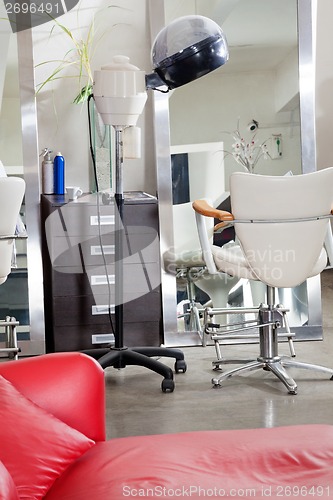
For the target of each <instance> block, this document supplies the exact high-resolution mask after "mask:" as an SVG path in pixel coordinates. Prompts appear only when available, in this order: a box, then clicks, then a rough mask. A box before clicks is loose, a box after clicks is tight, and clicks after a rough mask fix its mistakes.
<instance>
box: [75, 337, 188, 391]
mask: <svg viewBox="0 0 333 500" xmlns="http://www.w3.org/2000/svg"><path fill="white" fill-rule="evenodd" d="M83 352H84V353H85V354H88V355H89V356H92V357H93V358H95V359H97V361H98V362H99V364H100V365H101V366H102V368H107V367H108V366H113V367H114V368H118V369H121V368H125V367H126V366H128V365H136V366H143V367H145V368H148V369H149V370H151V371H154V372H155V373H158V374H159V375H161V376H162V377H164V378H163V380H162V383H161V389H162V392H173V391H174V388H175V382H174V379H173V371H172V369H171V368H170V367H168V366H166V365H164V364H163V363H161V362H160V361H158V360H156V359H153V358H154V357H158V358H160V357H167V358H175V365H174V369H175V373H185V372H186V369H187V365H186V362H185V359H184V354H183V352H182V351H181V350H179V349H170V348H166V347H126V346H125V347H121V348H115V347H109V348H101V349H90V350H85V351H83Z"/></svg>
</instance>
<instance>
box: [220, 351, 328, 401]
mask: <svg viewBox="0 0 333 500" xmlns="http://www.w3.org/2000/svg"><path fill="white" fill-rule="evenodd" d="M285 367H292V368H302V369H306V370H315V371H318V372H322V373H327V374H328V375H331V379H330V380H333V370H332V369H330V368H326V367H325V366H321V365H313V364H310V363H302V362H300V361H295V360H293V359H291V358H277V359H270V360H263V359H262V358H260V357H259V358H257V360H256V361H251V362H249V363H247V364H245V365H243V366H239V367H237V368H234V369H233V370H229V371H227V372H225V373H223V374H222V375H220V377H218V378H213V379H212V384H213V385H214V387H221V385H222V382H223V381H224V380H226V379H228V378H230V377H233V376H234V375H239V374H240V373H246V372H250V371H254V370H259V369H260V368H263V369H265V370H269V371H271V372H272V373H273V374H274V375H275V376H276V377H277V378H278V379H279V380H280V381H281V382H282V383H283V384H284V385H285V386H286V388H287V389H288V392H289V394H297V384H296V382H295V381H294V379H293V378H292V377H291V376H290V375H289V374H288V372H287V370H286V369H285Z"/></svg>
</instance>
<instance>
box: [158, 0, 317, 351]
mask: <svg viewBox="0 0 333 500" xmlns="http://www.w3.org/2000/svg"><path fill="white" fill-rule="evenodd" d="M165 1H167V0H149V14H150V30H151V42H152V43H153V41H154V39H155V37H156V35H157V34H158V32H159V31H160V30H161V29H162V28H163V27H164V26H165V10H164V2H165ZM297 13H298V56H299V93H300V123H301V127H300V128H301V161H302V172H303V173H308V172H313V171H315V170H316V169H317V167H316V140H315V35H316V29H315V27H316V13H317V0H297ZM152 100H153V119H154V130H155V161H156V178H157V193H158V200H159V223H160V252H161V257H162V255H163V253H164V252H165V251H166V250H167V249H168V248H170V247H172V246H173V217H172V180H171V156H170V132H169V131H170V119H169V97H168V95H167V94H162V93H160V92H154V93H153V96H152ZM161 262H163V261H162V258H161ZM161 288H162V311H163V332H164V341H165V343H166V344H167V345H172V344H173V341H172V338H173V334H178V331H177V312H176V311H177V300H176V278H175V276H173V275H171V274H170V273H166V272H165V270H164V269H163V266H162V270H161ZM307 293H308V305H309V306H308V307H309V311H308V314H309V321H308V326H309V327H310V328H307V329H308V330H309V331H308V332H305V333H304V337H306V338H307V337H309V338H311V339H315V340H318V339H320V338H322V319H321V290H320V276H318V277H314V278H311V279H310V280H308V282H307ZM301 328H302V329H303V327H301ZM166 337H168V339H171V344H170V343H169V342H166V340H167V339H166Z"/></svg>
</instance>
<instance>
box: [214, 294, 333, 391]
mask: <svg viewBox="0 0 333 500" xmlns="http://www.w3.org/2000/svg"><path fill="white" fill-rule="evenodd" d="M267 298H268V305H264V304H262V305H261V306H260V307H259V315H258V322H259V325H258V326H259V339H260V355H259V356H258V357H257V359H256V360H254V361H250V362H248V363H246V364H244V365H242V366H239V367H236V368H234V369H232V370H229V371H227V372H225V373H222V374H221V375H220V376H219V377H216V378H213V379H212V384H213V386H214V387H220V386H221V384H222V382H223V381H224V380H226V379H228V378H230V377H233V376H234V375H238V374H240V373H246V372H251V371H254V370H258V369H260V368H262V369H264V370H267V371H271V372H272V373H273V374H274V375H275V376H276V377H277V378H278V379H279V380H280V381H281V382H282V383H283V384H284V385H285V386H286V388H287V390H288V392H289V394H297V384H296V382H295V381H294V379H293V378H292V377H291V376H290V375H289V374H288V373H287V370H286V369H285V367H292V368H302V369H306V370H314V371H317V372H321V373H326V374H328V375H330V376H331V380H333V369H331V368H326V367H324V366H321V365H314V364H310V363H304V362H301V361H296V360H295V359H292V358H290V357H287V356H279V354H278V329H279V328H280V327H281V321H280V318H281V311H280V310H279V306H274V305H273V304H274V289H273V288H272V287H269V286H268V287H267Z"/></svg>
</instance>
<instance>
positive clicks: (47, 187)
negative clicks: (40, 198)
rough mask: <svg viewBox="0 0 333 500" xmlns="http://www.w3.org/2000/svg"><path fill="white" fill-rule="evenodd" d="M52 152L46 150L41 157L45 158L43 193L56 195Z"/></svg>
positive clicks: (43, 165) (43, 164)
mask: <svg viewBox="0 0 333 500" xmlns="http://www.w3.org/2000/svg"><path fill="white" fill-rule="evenodd" d="M51 153H52V151H51V150H50V149H49V148H44V149H43V151H42V152H41V154H40V156H43V162H42V193H43V194H53V193H54V173H53V160H52V159H51Z"/></svg>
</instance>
